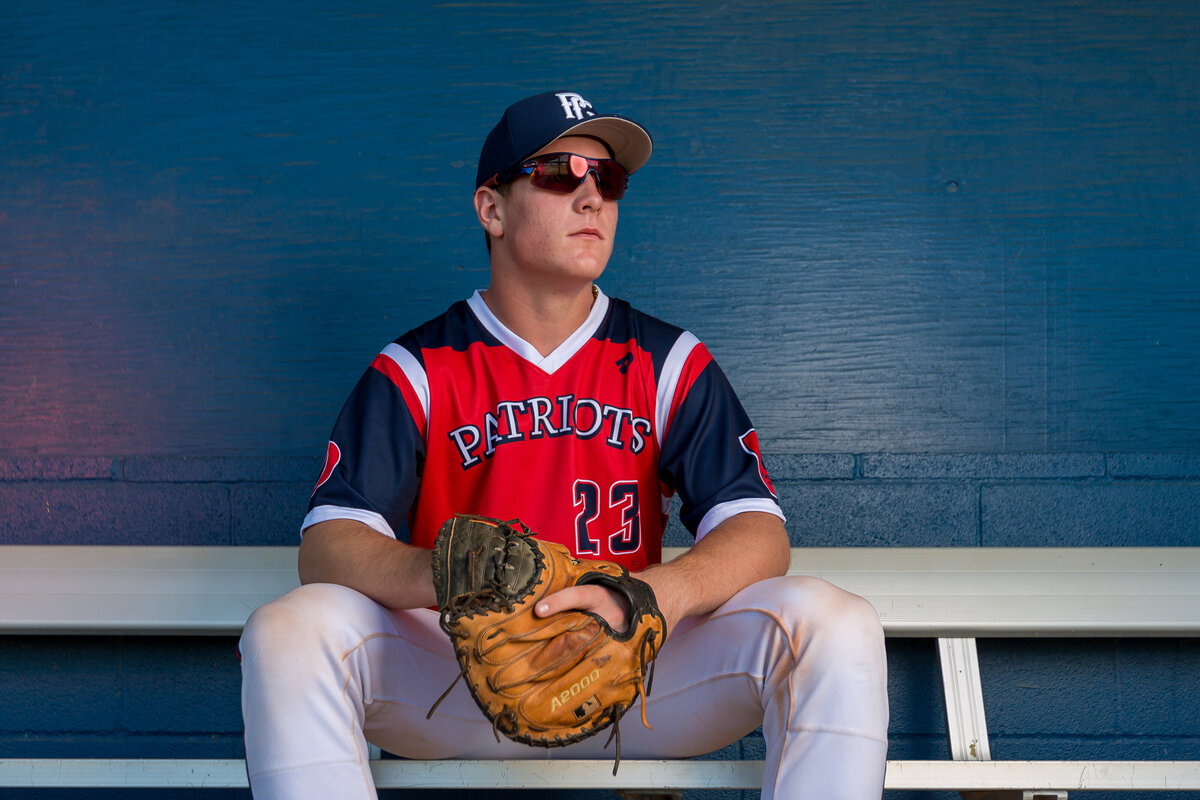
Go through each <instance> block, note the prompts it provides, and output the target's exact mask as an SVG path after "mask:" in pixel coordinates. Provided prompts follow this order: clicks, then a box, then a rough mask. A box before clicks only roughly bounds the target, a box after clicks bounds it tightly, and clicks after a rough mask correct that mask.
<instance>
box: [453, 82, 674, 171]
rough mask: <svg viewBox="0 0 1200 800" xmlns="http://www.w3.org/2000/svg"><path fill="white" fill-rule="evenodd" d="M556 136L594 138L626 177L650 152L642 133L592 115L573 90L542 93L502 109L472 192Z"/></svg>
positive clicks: (623, 120)
mask: <svg viewBox="0 0 1200 800" xmlns="http://www.w3.org/2000/svg"><path fill="white" fill-rule="evenodd" d="M560 136H593V137H595V138H597V139H599V140H600V141H602V142H604V143H605V144H606V145H608V149H609V150H610V151H612V156H613V158H615V159H616V160H617V162H618V163H619V164H620V165H621V166H623V167H624V168H625V171H626V172H629V173H633V172H636V171H637V170H638V169H639V168H641V166H642V165H643V164H645V163H646V162H647V161H648V160H649V159H650V151H651V150H653V149H654V142H653V141H652V140H651V139H650V134H649V133H648V132H647V131H646V129H645V128H643V127H642V126H641V125H639V124H638V123H636V122H634V121H633V120H631V119H629V118H628V117H622V116H620V115H619V114H600V113H597V112H596V109H595V108H594V107H593V106H592V104H591V103H589V102H588V101H587V100H585V99H583V97H582V96H581V95H579V94H578V93H576V92H544V93H543V94H536V95H534V96H533V97H527V98H525V99H524V100H520V101H518V102H516V103H513V104H512V105H511V106H509V107H508V108H507V109H505V111H504V116H503V117H501V118H500V121H499V122H498V123H496V127H494V128H492V131H491V133H489V134H488V136H487V139H485V140H484V142H483V150H482V151H481V152H480V154H479V169H478V170H477V171H476V173H475V188H476V189H478V188H479V187H480V186H483V184H485V183H487V182H488V181H489V180H491V179H492V178H493V177H494V176H496V175H499V174H500V173H502V172H505V171H506V170H508V169H510V168H512V167H515V166H517V165H518V164H520V163H521V162H523V161H525V160H527V159H528V158H529V157H530V156H532V155H533V154H534V153H536V152H537V151H538V150H541V149H542V148H543V147H545V146H546V145H548V144H550V143H551V142H553V141H554V140H555V139H557V138H559V137H560Z"/></svg>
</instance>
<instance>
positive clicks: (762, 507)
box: [696, 497, 787, 541]
mask: <svg viewBox="0 0 1200 800" xmlns="http://www.w3.org/2000/svg"><path fill="white" fill-rule="evenodd" d="M747 511H762V512H764V513H767V514H774V515H775V516H777V517H779V519H781V520H782V521H784V522H787V517H785V516H784V515H783V510H782V509H781V508H780V507H779V504H778V503H776V502H775V501H774V500H770V499H768V498H765V497H748V498H746V499H744V500H731V501H729V502H728V503H718V504H717V505H715V506H713V507H712V508H710V509H709V510H708V513H707V514H705V515H704V519H702V520H700V526H699V527H698V528H696V541H700V540H701V539H703V538H704V536H705V535H706V534H707V533H708V532H709V531H711V530H712V529H713V528H715V527H717V526H718V525H720V524H721V523H722V522H724V521H725V520H727V519H729V518H730V517H734V516H737V515H738V514H742V513H745V512H747Z"/></svg>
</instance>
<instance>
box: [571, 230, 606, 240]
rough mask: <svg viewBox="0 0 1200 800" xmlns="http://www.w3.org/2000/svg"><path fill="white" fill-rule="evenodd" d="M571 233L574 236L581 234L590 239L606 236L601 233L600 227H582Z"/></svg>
mask: <svg viewBox="0 0 1200 800" xmlns="http://www.w3.org/2000/svg"><path fill="white" fill-rule="evenodd" d="M571 235H572V236H580V237H583V238H588V239H603V238H604V237H603V236H601V235H600V229H599V228H580V229H579V230H577V231H575V232H574V233H573V234H571Z"/></svg>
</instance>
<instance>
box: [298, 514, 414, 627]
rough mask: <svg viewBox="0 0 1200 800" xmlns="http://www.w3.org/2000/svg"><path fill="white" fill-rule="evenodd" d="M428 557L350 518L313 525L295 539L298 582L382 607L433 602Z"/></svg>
mask: <svg viewBox="0 0 1200 800" xmlns="http://www.w3.org/2000/svg"><path fill="white" fill-rule="evenodd" d="M431 557H432V553H431V551H429V550H426V549H424V548H421V547H414V546H413V545H410V544H407V543H405V542H401V541H397V540H396V539H393V538H391V537H389V536H384V535H382V534H380V533H379V532H378V531H375V530H373V529H371V528H370V527H368V526H367V525H364V524H363V523H361V522H358V521H356V520H352V519H331V520H327V521H325V522H318V523H316V524H314V525H312V526H310V527H308V528H307V529H305V531H304V538H302V539H301V540H300V557H299V565H298V566H299V571H300V582H301V583H336V584H340V585H342V586H348V587H350V588H351V589H354V590H355V591H357V592H359V593H361V594H364V595H366V596H367V597H370V598H371V599H372V600H374V601H375V602H377V603H379V604H380V605H383V606H385V607H387V608H392V609H401V608H423V607H425V606H432V605H436V604H437V598H436V595H435V593H434V588H433V571H432V566H431Z"/></svg>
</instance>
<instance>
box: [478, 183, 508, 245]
mask: <svg viewBox="0 0 1200 800" xmlns="http://www.w3.org/2000/svg"><path fill="white" fill-rule="evenodd" d="M475 215H476V216H477V217H479V224H480V225H482V226H483V229H484V230H485V231H487V232H488V235H490V236H492V237H493V238H495V237H497V236H503V235H504V196H503V195H501V194H500V193H499V192H497V191H496V190H495V189H492V188H490V187H488V186H480V187H479V188H478V189H476V190H475Z"/></svg>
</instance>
